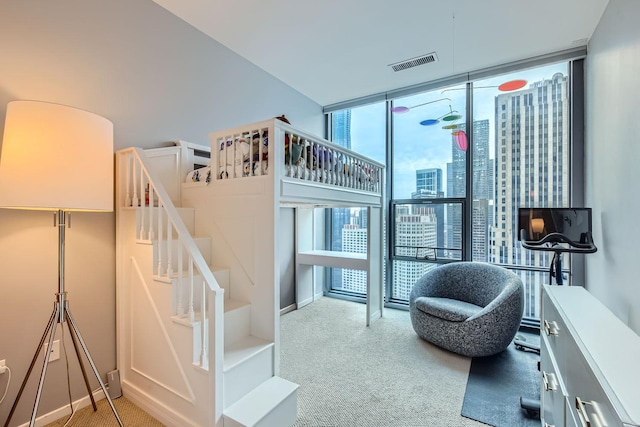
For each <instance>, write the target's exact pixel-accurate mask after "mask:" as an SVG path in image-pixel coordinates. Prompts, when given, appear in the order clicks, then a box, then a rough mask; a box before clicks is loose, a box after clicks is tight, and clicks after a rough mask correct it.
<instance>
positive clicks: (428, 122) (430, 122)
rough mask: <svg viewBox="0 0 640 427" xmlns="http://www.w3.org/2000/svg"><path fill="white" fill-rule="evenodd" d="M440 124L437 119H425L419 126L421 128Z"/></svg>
mask: <svg viewBox="0 0 640 427" xmlns="http://www.w3.org/2000/svg"><path fill="white" fill-rule="evenodd" d="M439 122H440V120H437V119H427V120H423V121H421V122H420V124H421V125H422V126H433V125H435V124H438V123H439Z"/></svg>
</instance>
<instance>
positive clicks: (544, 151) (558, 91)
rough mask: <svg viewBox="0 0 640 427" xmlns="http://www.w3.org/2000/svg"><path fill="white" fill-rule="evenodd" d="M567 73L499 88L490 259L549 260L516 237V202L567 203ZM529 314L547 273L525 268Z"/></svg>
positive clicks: (527, 263) (513, 261) (515, 261)
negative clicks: (513, 87) (517, 87)
mask: <svg viewBox="0 0 640 427" xmlns="http://www.w3.org/2000/svg"><path fill="white" fill-rule="evenodd" d="M567 89H568V87H567V77H566V76H564V75H563V74H562V73H556V74H555V75H554V76H553V77H552V78H551V79H548V80H544V81H539V82H535V83H533V84H531V85H530V86H529V88H528V89H523V90H520V91H518V92H515V93H505V94H500V95H498V96H497V97H496V99H495V112H496V145H495V150H496V151H495V161H496V184H495V218H494V228H493V232H492V236H491V239H492V247H491V257H490V261H491V262H495V263H503V264H516V265H525V266H541V265H548V263H549V253H548V252H542V251H529V250H525V249H523V248H522V247H521V245H520V244H518V242H517V235H516V230H517V226H518V218H517V215H518V208H520V207H556V206H568V205H569V168H568V165H569V138H568V126H569V123H568V120H569V101H568V93H567ZM523 274H524V275H525V276H526V277H523V281H524V283H525V286H527V289H525V295H526V298H525V316H530V317H537V316H538V315H539V313H537V312H536V310H537V307H538V305H537V304H536V303H535V299H536V296H537V295H539V292H540V290H539V286H540V281H541V280H543V279H544V277H543V276H544V275H541V274H539V273H534V272H525V273H523Z"/></svg>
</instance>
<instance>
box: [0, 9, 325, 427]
mask: <svg viewBox="0 0 640 427" xmlns="http://www.w3.org/2000/svg"><path fill="white" fill-rule="evenodd" d="M15 99H33V100H42V101H49V102H57V103H62V104H67V105H71V106H73V107H77V108H82V109H86V110H88V111H91V112H94V113H97V114H100V115H102V116H104V117H106V118H108V119H109V120H111V121H112V122H113V123H114V130H115V148H116V149H120V148H124V147H128V146H134V145H135V146H142V147H155V146H162V145H167V144H168V142H169V141H172V140H176V139H182V140H187V141H191V142H196V143H200V144H207V145H208V144H209V140H208V136H207V134H208V133H209V132H211V131H214V130H219V129H223V128H227V127H231V126H237V125H240V124H244V123H249V122H253V121H259V120H264V119H267V118H270V117H274V116H277V115H280V114H286V115H287V117H289V119H290V120H291V122H292V123H293V124H294V125H295V126H297V127H300V128H302V129H305V130H307V131H309V132H312V133H316V134H321V132H322V131H323V128H322V126H323V116H322V109H321V106H320V105H318V104H316V103H315V102H312V101H311V100H309V99H308V98H306V97H304V96H302V95H301V94H299V93H298V92H296V91H294V90H293V89H291V88H290V87H288V86H286V85H285V84H283V83H282V82H281V81H279V80H277V79H275V78H273V77H272V76H271V75H269V74H267V73H265V72H263V71H262V70H260V69H258V68H257V67H255V66H253V65H252V64H250V63H249V62H247V61H246V60H244V59H243V58H241V57H239V56H238V55H236V54H234V53H233V52H231V51H229V50H228V49H227V48H225V47H224V46H222V45H221V44H219V43H217V42H216V41H213V40H211V39H210V38H208V37H207V36H205V35H203V34H202V33H200V32H199V31H197V30H195V29H194V28H193V27H191V26H189V25H188V24H186V23H184V22H183V21H181V20H179V19H178V18H176V17H174V16H173V15H171V14H169V13H168V12H167V11H166V10H165V9H163V8H161V7H160V6H158V5H156V4H155V3H153V2H152V1H151V0H136V1H131V0H108V1H87V0H56V1H42V0H2V1H0V130H1V129H3V128H4V115H5V111H6V104H7V102H9V101H12V100H15ZM0 138H1V133H0ZM87 160H88V161H89V160H90V159H87ZM37 172H38V171H29V173H37ZM54 178H55V177H44V176H43V177H42V179H54ZM114 233H115V220H114V214H90V213H86V214H74V217H73V227H72V228H71V229H69V230H68V231H67V245H66V246H67V261H68V264H67V268H66V273H67V280H66V283H67V290H68V291H69V300H70V306H71V310H72V312H73V313H74V317H75V320H76V322H77V323H78V325H79V327H80V330H81V332H82V334H83V336H84V338H85V341H86V342H87V345H88V347H89V349H90V351H91V354H92V356H93V358H94V360H95V362H96V364H97V366H98V369H99V370H100V372H101V373H102V374H103V379H105V373H106V372H108V371H110V370H112V369H114V368H115V367H116V348H115V347H116V339H115V235H114ZM0 271H1V272H2V274H1V275H0V360H1V359H5V360H6V362H7V365H9V366H10V368H11V370H12V372H13V379H12V381H11V386H10V388H9V392H8V395H7V398H6V400H5V402H4V403H3V404H2V405H0V420H2V422H3V423H4V420H5V419H6V417H7V415H8V412H9V409H10V407H11V404H12V403H13V400H14V397H15V396H16V394H17V392H18V388H19V386H20V382H21V381H22V378H23V377H24V375H25V373H26V370H27V368H28V365H29V362H30V360H31V357H32V355H33V352H34V351H35V349H36V346H37V344H38V341H39V339H40V337H41V335H42V332H43V330H44V327H45V325H46V322H47V320H48V318H49V316H50V314H51V310H52V308H53V302H54V300H55V298H54V293H55V292H56V289H57V229H56V228H55V227H53V222H52V217H51V215H50V214H48V213H42V212H35V213H34V212H21V211H10V210H2V209H0ZM65 335H66V336H67V337H68V333H67V334H65ZM68 343H69V345H68V350H69V352H70V356H71V355H72V354H73V349H72V346H71V345H70V341H69V342H68ZM74 360H75V356H73V357H70V366H71V372H72V395H73V398H74V399H78V398H79V397H81V396H83V395H85V394H86V390H84V388H83V383H82V379H81V376H80V373H79V370H78V369H77V363H76V362H75V361H74ZM39 369H40V365H38V367H37V369H36V370H37V371H38V372H39ZM36 374H37V372H36ZM47 378H48V381H47V384H46V385H45V389H44V394H43V399H42V401H41V404H40V411H39V414H45V413H48V412H49V411H52V410H54V409H57V408H59V407H62V406H64V405H65V404H66V403H67V398H66V388H65V387H66V386H65V383H66V380H65V369H64V361H63V360H61V361H58V362H52V363H51V364H50V367H49V370H48V372H47ZM6 379H7V375H2V376H0V390H4V387H5V384H6ZM34 379H37V375H36V378H32V381H31V385H30V386H29V387H28V388H27V389H26V391H25V394H24V397H23V398H22V400H21V404H20V406H19V407H18V412H17V413H16V415H14V417H13V421H12V423H11V425H12V426H14V425H19V424H21V423H23V422H25V421H27V420H28V417H29V415H30V412H31V407H32V403H33V399H34V396H35V383H36V381H33V380H34ZM91 382H92V387H93V388H96V387H97V381H95V380H92V381H91Z"/></svg>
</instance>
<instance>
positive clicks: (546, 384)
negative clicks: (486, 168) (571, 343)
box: [540, 335, 566, 427]
mask: <svg viewBox="0 0 640 427" xmlns="http://www.w3.org/2000/svg"><path fill="white" fill-rule="evenodd" d="M540 350H541V351H540V376H541V381H540V418H541V421H542V426H555V427H563V426H564V425H565V424H564V407H565V400H566V399H565V395H566V389H565V386H564V382H563V379H562V377H561V375H560V372H559V371H558V368H557V366H556V363H555V360H554V354H553V353H552V352H551V351H550V350H549V338H548V337H547V336H544V335H543V336H542V337H541V339H540Z"/></svg>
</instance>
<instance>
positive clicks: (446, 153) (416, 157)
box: [351, 63, 567, 198]
mask: <svg viewBox="0 0 640 427" xmlns="http://www.w3.org/2000/svg"><path fill="white" fill-rule="evenodd" d="M557 72H561V73H562V74H565V75H566V74H567V63H559V64H553V65H548V66H544V67H539V68H535V69H531V70H524V71H520V72H517V73H510V74H508V75H501V76H498V77H494V78H490V79H485V80H479V81H476V82H474V86H475V87H476V90H475V91H474V120H485V119H489V120H490V125H489V129H490V131H489V144H490V153H491V154H490V156H491V157H492V158H493V156H494V148H493V147H494V135H493V131H494V125H493V123H494V111H493V110H494V100H495V96H496V95H497V94H499V93H501V92H499V91H498V89H497V88H495V87H494V88H478V87H480V86H498V85H500V84H501V83H504V82H506V81H510V80H515V79H523V80H526V81H527V82H528V85H529V84H531V83H533V82H537V81H541V80H544V79H550V78H551V77H552V76H553V75H554V74H555V73H557ZM528 85H527V86H526V87H528ZM451 88H453V89H458V88H460V89H464V85H458V86H453V87H451ZM442 98H449V99H450V101H449V100H443V101H438V102H434V103H432V104H429V105H424V106H420V107H416V108H413V109H411V110H410V111H409V112H407V113H404V114H394V115H393V119H394V144H395V148H394V192H395V194H394V197H395V198H410V197H411V192H412V191H415V171H416V170H418V169H426V168H434V167H436V168H441V169H442V171H443V177H444V180H445V183H446V173H447V167H446V164H447V162H450V161H451V150H452V135H451V131H450V130H444V129H442V126H443V125H447V124H451V123H464V120H465V118H464V117H465V114H466V109H465V91H464V90H446V91H445V92H444V93H442V91H441V90H437V91H432V92H427V93H422V94H418V95H413V96H410V97H405V98H401V99H397V100H395V101H394V105H396V106H398V105H403V106H406V107H412V106H415V105H419V104H422V103H425V102H430V101H434V100H438V99H442ZM450 108H451V109H452V110H456V111H458V113H459V114H461V115H462V116H463V117H462V119H460V120H458V121H455V122H444V121H442V120H441V121H440V123H438V124H436V125H434V126H422V125H420V122H421V121H422V120H425V119H432V118H437V117H440V116H442V115H444V114H446V113H448V112H449V111H450ZM385 113H386V112H385V103H384V102H380V103H377V104H371V105H366V106H363V107H359V108H354V109H352V111H351V146H352V149H353V150H354V151H357V152H359V153H361V154H363V155H365V156H369V157H371V158H373V159H375V160H377V161H379V162H382V163H386V159H385V152H384V149H385V133H386V129H385ZM445 185H446V184H445ZM444 190H445V191H446V188H444Z"/></svg>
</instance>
